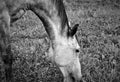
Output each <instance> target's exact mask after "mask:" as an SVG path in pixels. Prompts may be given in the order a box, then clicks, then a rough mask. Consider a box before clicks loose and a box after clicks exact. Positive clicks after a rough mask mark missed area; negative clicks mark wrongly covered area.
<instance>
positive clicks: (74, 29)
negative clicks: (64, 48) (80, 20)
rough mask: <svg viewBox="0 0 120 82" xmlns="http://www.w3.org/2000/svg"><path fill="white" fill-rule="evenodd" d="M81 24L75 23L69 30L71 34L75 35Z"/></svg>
mask: <svg viewBox="0 0 120 82" xmlns="http://www.w3.org/2000/svg"><path fill="white" fill-rule="evenodd" d="M78 26H79V24H75V25H74V26H73V28H72V29H71V30H70V31H69V36H74V35H75V33H76V32H77V29H78Z"/></svg>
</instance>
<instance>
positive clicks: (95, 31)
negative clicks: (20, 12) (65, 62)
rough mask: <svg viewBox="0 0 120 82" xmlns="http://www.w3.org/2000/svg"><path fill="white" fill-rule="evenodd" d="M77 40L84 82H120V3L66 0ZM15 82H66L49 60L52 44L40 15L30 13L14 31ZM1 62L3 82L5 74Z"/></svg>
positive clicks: (13, 27) (99, 0) (18, 22)
mask: <svg viewBox="0 0 120 82" xmlns="http://www.w3.org/2000/svg"><path fill="white" fill-rule="evenodd" d="M64 3H65V7H66V12H67V15H68V19H69V21H70V22H71V24H72V26H73V25H74V24H76V23H78V24H80V26H79V29H78V32H77V36H78V40H79V45H80V47H81V53H80V62H81V66H82V74H83V78H82V79H83V80H84V82H120V14H119V13H120V12H119V11H120V10H119V9H120V7H119V4H118V3H119V2H117V0H114V1H112V0H104V1H102V0H65V1H64ZM11 39H12V51H13V53H14V59H15V60H14V64H13V74H14V81H15V82H62V80H63V76H62V73H61V72H60V70H59V69H58V67H57V66H55V65H53V64H52V63H51V62H48V61H47V60H45V55H44V53H45V51H46V50H47V49H48V48H49V40H48V38H47V34H46V32H45V29H44V27H43V25H42V23H41V21H40V20H39V19H38V17H37V16H36V15H34V14H33V13H32V12H27V13H26V14H25V15H24V16H23V17H22V18H21V19H20V20H18V21H17V22H16V23H14V24H13V26H12V27H11ZM1 65H2V63H1V62H0V70H1V71H0V75H1V76H0V81H2V80H3V79H4V72H2V71H3V69H2V68H1Z"/></svg>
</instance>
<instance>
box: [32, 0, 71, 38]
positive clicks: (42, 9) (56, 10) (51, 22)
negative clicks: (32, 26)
mask: <svg viewBox="0 0 120 82" xmlns="http://www.w3.org/2000/svg"><path fill="white" fill-rule="evenodd" d="M40 3H41V5H40V4H39V5H40V6H38V5H36V6H34V7H33V9H32V11H33V12H35V13H36V15H38V17H39V18H40V19H41V21H42V22H43V24H44V27H45V30H46V32H47V33H48V35H49V37H50V39H51V40H57V39H58V38H60V37H67V32H68V30H69V25H68V18H67V15H66V12H65V8H64V5H63V2H62V0H42V2H40ZM43 4H44V5H43Z"/></svg>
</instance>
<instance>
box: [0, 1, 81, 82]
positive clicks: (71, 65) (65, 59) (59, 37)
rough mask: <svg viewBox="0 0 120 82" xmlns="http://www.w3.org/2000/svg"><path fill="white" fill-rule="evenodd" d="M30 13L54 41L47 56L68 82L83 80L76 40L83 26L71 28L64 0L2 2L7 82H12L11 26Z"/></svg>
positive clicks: (1, 49) (0, 40) (0, 48)
mask: <svg viewBox="0 0 120 82" xmlns="http://www.w3.org/2000/svg"><path fill="white" fill-rule="evenodd" d="M28 10H31V11H32V12H33V13H35V14H36V15H37V16H38V18H39V19H40V20H41V21H42V23H43V25H44V28H45V30H46V32H47V34H48V36H49V39H50V48H49V50H48V52H47V57H48V58H49V59H50V61H52V62H53V63H55V64H56V65H57V66H58V67H59V69H60V70H61V72H62V74H63V77H64V82H79V81H80V80H81V78H82V74H81V65H80V62H79V50H80V46H79V44H78V40H77V37H76V32H77V28H78V26H79V25H78V24H75V25H74V26H73V27H70V25H69V23H68V18H67V15H66V11H65V8H64V4H63V0H0V56H1V59H2V61H3V62H4V69H5V76H6V82H12V64H13V53H12V51H11V41H10V26H11V24H12V23H13V22H15V21H17V20H19V19H20V18H21V17H22V16H23V15H24V14H25V12H27V11H28Z"/></svg>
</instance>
